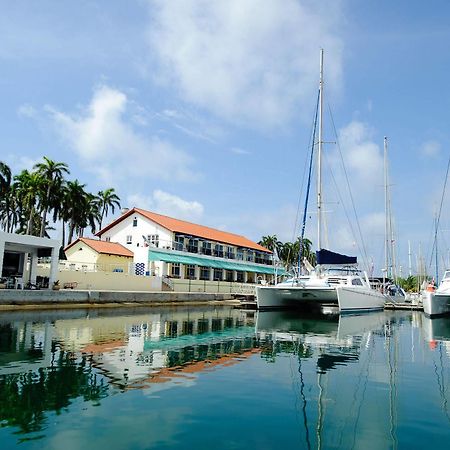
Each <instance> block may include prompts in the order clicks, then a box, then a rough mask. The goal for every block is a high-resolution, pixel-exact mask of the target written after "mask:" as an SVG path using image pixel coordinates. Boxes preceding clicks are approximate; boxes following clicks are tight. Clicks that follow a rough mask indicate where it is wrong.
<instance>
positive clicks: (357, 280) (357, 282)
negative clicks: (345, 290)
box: [352, 278, 363, 286]
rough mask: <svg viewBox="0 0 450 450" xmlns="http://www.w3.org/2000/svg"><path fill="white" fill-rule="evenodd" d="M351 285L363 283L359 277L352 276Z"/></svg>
mask: <svg viewBox="0 0 450 450" xmlns="http://www.w3.org/2000/svg"><path fill="white" fill-rule="evenodd" d="M352 285H353V286H362V285H363V284H362V281H361V280H360V279H359V278H354V279H353V280H352Z"/></svg>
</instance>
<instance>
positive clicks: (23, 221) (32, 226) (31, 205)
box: [12, 170, 45, 235]
mask: <svg viewBox="0 0 450 450" xmlns="http://www.w3.org/2000/svg"><path fill="white" fill-rule="evenodd" d="M12 189H13V190H14V192H15V197H16V199H17V201H18V204H19V205H20V206H19V228H20V232H22V233H25V234H33V235H36V234H38V233H37V230H36V223H37V222H36V219H35V214H36V205H37V200H38V197H39V196H40V195H42V190H43V183H42V177H41V176H40V175H39V174H38V173H37V172H28V170H22V172H21V173H20V174H19V175H16V176H15V177H14V184H13V188H12ZM41 225H42V224H41V223H40V222H39V228H42V226H41ZM44 229H45V224H44Z"/></svg>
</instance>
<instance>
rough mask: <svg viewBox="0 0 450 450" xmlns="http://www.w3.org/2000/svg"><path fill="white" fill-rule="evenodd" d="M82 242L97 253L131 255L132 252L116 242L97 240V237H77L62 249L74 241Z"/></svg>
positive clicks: (73, 243) (71, 245)
mask: <svg viewBox="0 0 450 450" xmlns="http://www.w3.org/2000/svg"><path fill="white" fill-rule="evenodd" d="M78 242H83V243H84V244H86V245H87V246H89V247H91V248H92V249H93V250H95V251H96V252H97V253H102V254H106V255H116V256H127V257H131V258H132V257H133V252H132V251H130V250H128V249H127V248H125V247H124V246H123V245H121V244H118V243H117V242H105V241H99V240H98V239H89V238H85V237H82V238H78V239H77V240H76V241H74V242H72V243H71V244H69V245H68V246H67V247H66V248H65V249H64V251H66V250H68V249H69V248H70V247H73V246H74V245H75V244H76V243H78Z"/></svg>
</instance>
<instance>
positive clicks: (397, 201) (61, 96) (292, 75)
mask: <svg viewBox="0 0 450 450" xmlns="http://www.w3.org/2000/svg"><path fill="white" fill-rule="evenodd" d="M1 8H2V11H3V14H2V15H1V16H0V62H1V67H2V70H1V71H0V98H1V99H2V101H1V103H0V131H1V133H0V136H1V137H0V149H1V150H0V152H1V159H2V160H4V161H6V162H7V163H8V164H9V165H10V166H11V168H12V169H13V171H14V172H16V173H17V172H18V171H20V170H21V169H23V168H30V167H32V165H33V164H34V163H35V162H37V161H39V160H40V159H41V158H42V156H44V155H46V156H48V157H50V158H52V159H55V160H58V161H65V162H67V163H68V164H69V166H70V169H71V177H72V178H78V179H79V180H81V181H82V182H83V183H87V188H88V189H89V190H91V191H93V192H96V191H97V190H99V189H103V188H106V187H110V186H111V187H114V188H115V189H116V191H117V192H118V194H119V196H120V197H121V199H122V204H123V206H128V207H132V206H138V207H142V208H146V209H150V210H153V211H156V212H160V213H163V214H168V215H172V216H174V217H178V218H183V219H186V220H190V221H194V222H197V223H202V224H205V225H209V226H213V227H216V228H220V229H225V230H228V231H231V232H235V233H238V234H243V235H245V236H247V237H249V238H251V239H254V240H256V241H257V240H259V239H260V238H261V236H263V235H266V234H276V235H277V236H278V237H279V238H280V239H281V240H283V241H286V240H291V239H292V237H293V236H294V235H295V234H297V235H298V226H297V229H296V228H295V220H296V211H297V205H298V203H299V198H300V197H301V185H302V178H303V171H304V166H305V161H306V153H307V146H308V142H309V135H310V129H311V122H312V118H313V112H314V104H315V99H316V93H317V87H318V66H319V50H320V48H324V51H325V89H326V91H325V94H326V97H325V100H326V108H327V110H328V109H331V111H332V117H333V120H334V124H335V127H336V130H337V135H338V142H339V144H340V148H341V151H342V154H343V157H344V160H345V162H346V171H347V175H348V177H349V179H350V185H351V189H352V193H353V197H354V201H355V206H356V210H357V211H358V217H359V220H360V224H361V230H362V233H363V235H364V238H365V239H364V241H365V245H366V253H367V255H368V256H369V258H370V259H373V262H374V265H375V267H376V271H377V272H379V269H380V268H381V267H382V264H383V263H382V260H383V240H384V235H383V233H384V199H383V153H382V151H383V137H384V136H385V135H386V136H388V139H389V141H388V142H389V165H390V167H389V172H390V181H391V196H392V210H393V218H394V222H395V229H396V244H397V252H398V257H399V258H398V259H399V263H400V264H401V265H402V268H403V274H405V273H406V272H407V267H408V258H407V247H408V241H410V242H411V247H412V253H413V255H412V260H413V269H414V268H415V266H416V261H415V260H416V258H417V255H418V252H419V246H421V248H422V253H423V254H424V255H425V256H426V258H427V263H428V262H429V258H430V255H429V254H430V248H431V243H432V241H431V234H432V227H433V216H434V214H435V213H436V210H437V208H438V205H439V202H440V195H441V192H442V186H443V183H444V177H445V171H446V167H447V162H448V157H449V152H448V147H449V131H448V130H449V127H448V108H449V105H450V98H449V97H450V94H449V89H448V84H447V77H448V68H449V66H450V53H449V52H448V49H447V46H448V42H449V41H450V25H449V17H450V5H448V4H447V2H445V1H431V2H428V3H427V4H426V5H425V4H424V3H423V2H419V1H396V2H391V1H356V0H342V1H336V0H330V1H321V2H317V1H304V0H283V1H279V0H228V1H220V0H217V1H203V0H197V1H194V0H180V1H176V0H173V1H158V0H136V1H132V0H130V1H127V2H121V1H106V0H105V1H86V0H80V1H77V2H71V1H60V2H54V1H45V0H41V1H39V2H30V1H27V2H26V1H16V2H7V1H3V0H1ZM324 121H325V140H327V141H330V142H331V141H336V137H335V135H334V132H333V129H332V126H331V118H330V116H329V114H328V113H327V114H326V115H325V118H324ZM325 153H326V156H325V160H326V161H325V163H324V164H325V166H326V167H325V170H324V178H325V179H326V185H327V186H326V188H325V201H326V207H325V209H326V210H327V213H326V217H327V229H328V236H329V239H328V241H329V246H330V247H331V248H333V249H335V250H338V251H343V252H348V253H356V254H360V253H361V246H359V247H358V246H357V245H356V244H355V242H356V241H357V238H355V237H354V236H352V235H351V232H350V231H349V227H348V225H347V221H346V220H344V214H343V213H342V212H340V211H339V210H340V209H341V203H342V202H341V201H340V200H339V196H338V195H337V194H336V188H335V187H333V185H332V183H331V181H330V180H332V177H331V174H333V177H334V178H335V179H336V180H337V183H338V185H339V186H340V189H341V188H342V190H343V191H344V190H345V183H344V182H343V178H342V177H343V175H342V171H341V172H340V169H339V165H340V163H339V158H338V157H337V154H338V146H337V145H335V144H327V145H326V146H325ZM342 196H343V197H346V194H342ZM347 197H348V195H347ZM313 198H314V193H313ZM300 202H303V200H300ZM344 203H345V202H344ZM447 203H448V202H447V201H446V202H445V203H444V214H443V216H442V219H441V220H442V227H441V228H442V229H443V230H444V231H443V233H442V236H443V238H442V241H441V243H440V251H441V253H442V255H444V256H447V253H448V250H447V249H448V248H449V247H450V237H447V238H446V237H445V234H446V232H445V230H449V229H450V223H449V222H450V217H449V214H447V212H446V211H445V210H446V208H445V205H446V204H447ZM346 207H347V208H348V210H350V209H351V206H350V205H346ZM315 220H316V218H315V215H314V204H311V206H310V214H309V219H308V228H307V234H308V235H309V236H310V238H311V239H312V241H313V242H315V241H316V236H315ZM447 233H448V232H447ZM447 242H448V243H447Z"/></svg>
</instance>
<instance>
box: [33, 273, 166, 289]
mask: <svg viewBox="0 0 450 450" xmlns="http://www.w3.org/2000/svg"><path fill="white" fill-rule="evenodd" d="M37 274H38V275H40V276H48V269H45V267H38V271H37ZM57 279H59V284H60V285H61V287H63V286H64V283H73V282H76V283H77V287H76V288H77V289H94V290H112V291H149V292H150V291H161V290H162V287H161V278H158V277H145V276H137V275H129V274H127V273H112V272H85V271H83V270H59V271H58V273H57Z"/></svg>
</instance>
